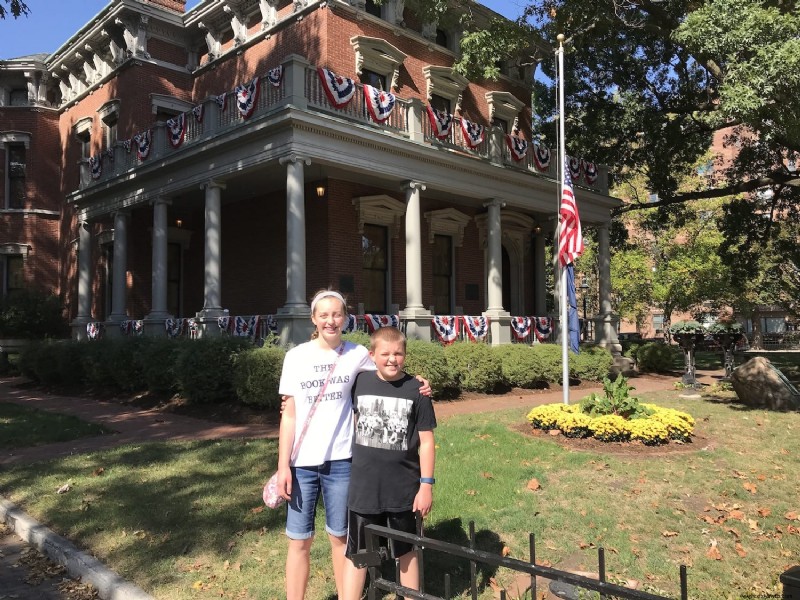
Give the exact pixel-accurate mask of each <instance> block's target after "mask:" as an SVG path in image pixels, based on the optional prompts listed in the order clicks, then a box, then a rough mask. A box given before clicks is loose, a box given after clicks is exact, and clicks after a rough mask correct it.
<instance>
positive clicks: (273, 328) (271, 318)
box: [266, 315, 351, 335]
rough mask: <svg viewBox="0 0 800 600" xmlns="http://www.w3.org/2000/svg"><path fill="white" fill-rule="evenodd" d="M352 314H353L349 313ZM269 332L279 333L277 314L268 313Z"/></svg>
mask: <svg viewBox="0 0 800 600" xmlns="http://www.w3.org/2000/svg"><path fill="white" fill-rule="evenodd" d="M348 316H351V315H348ZM266 321H267V334H270V333H271V334H273V335H278V321H276V320H275V315H267V317H266Z"/></svg>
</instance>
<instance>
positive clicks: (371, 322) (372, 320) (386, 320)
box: [364, 315, 400, 333]
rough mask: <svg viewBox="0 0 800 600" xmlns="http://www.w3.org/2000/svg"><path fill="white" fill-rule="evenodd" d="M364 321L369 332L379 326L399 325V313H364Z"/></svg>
mask: <svg viewBox="0 0 800 600" xmlns="http://www.w3.org/2000/svg"><path fill="white" fill-rule="evenodd" d="M364 321H365V322H366V324H367V329H369V332H370V333H372V332H373V331H375V330H376V329H380V328H381V327H400V316H399V315H364Z"/></svg>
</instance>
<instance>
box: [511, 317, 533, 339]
mask: <svg viewBox="0 0 800 600" xmlns="http://www.w3.org/2000/svg"><path fill="white" fill-rule="evenodd" d="M511 331H513V332H514V337H516V338H517V339H518V340H524V339H525V338H526V337H528V335H529V334H530V332H531V317H511Z"/></svg>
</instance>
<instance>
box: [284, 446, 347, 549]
mask: <svg viewBox="0 0 800 600" xmlns="http://www.w3.org/2000/svg"><path fill="white" fill-rule="evenodd" d="M351 462H352V461H351V460H350V459H349V458H348V459H346V460H330V461H327V462H325V463H323V464H321V465H318V466H315V467H292V499H291V500H290V501H289V502H288V503H287V512H286V535H287V537H289V538H290V539H292V540H307V539H308V538H310V537H313V536H314V521H315V519H316V515H317V502H318V500H319V496H320V492H322V503H323V505H324V506H325V531H327V532H328V533H329V534H331V535H333V536H337V537H344V536H346V535H347V491H348V488H349V487H350V465H351Z"/></svg>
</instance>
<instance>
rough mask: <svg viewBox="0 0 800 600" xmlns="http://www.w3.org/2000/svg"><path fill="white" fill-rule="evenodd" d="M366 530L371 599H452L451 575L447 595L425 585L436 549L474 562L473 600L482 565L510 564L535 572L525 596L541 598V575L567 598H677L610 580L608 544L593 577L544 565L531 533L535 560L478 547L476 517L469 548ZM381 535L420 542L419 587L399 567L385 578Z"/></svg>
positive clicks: (683, 593) (683, 595)
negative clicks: (404, 580)
mask: <svg viewBox="0 0 800 600" xmlns="http://www.w3.org/2000/svg"><path fill="white" fill-rule="evenodd" d="M420 531H421V524H420V525H419V526H418V532H420ZM365 532H366V543H367V550H366V551H365V552H362V553H359V554H358V555H357V556H356V557H355V559H354V560H355V562H356V564H357V565H358V566H361V567H368V570H369V575H370V578H369V579H370V583H369V589H368V596H367V598H368V599H369V600H376V599H377V598H378V592H379V591H383V592H389V593H395V594H397V595H398V596H399V597H403V598H409V599H415V600H449V599H450V598H451V597H452V589H451V574H450V573H444V574H443V585H441V586H437V588H438V589H440V590H441V591H442V593H443V595H434V594H432V593H429V592H427V591H426V589H425V560H424V558H425V555H426V554H427V553H428V552H431V551H433V552H437V553H444V554H446V555H448V556H449V557H450V558H456V559H460V560H461V561H463V562H466V563H468V564H469V581H468V584H467V587H468V590H467V593H468V594H469V596H470V598H472V600H477V598H478V568H479V565H480V566H481V567H489V568H493V569H498V568H506V569H510V570H512V571H516V572H519V573H526V574H528V575H530V595H529V596H525V597H529V598H532V599H536V598H538V597H539V596H538V595H537V592H538V590H537V585H538V583H540V582H538V581H537V579H538V578H540V577H541V578H544V579H547V580H549V581H550V582H551V585H550V590H551V591H553V592H555V593H559V591H558V590H559V589H560V591H561V592H562V593H564V594H565V595H564V596H562V597H565V598H570V597H572V598H578V597H580V598H584V597H586V598H599V599H601V600H610V599H611V598H622V599H625V600H672V599H671V598H670V597H669V596H661V595H658V594H654V593H650V592H646V591H641V590H635V589H631V588H627V587H623V586H621V585H617V584H615V583H611V582H609V581H608V579H607V575H606V561H605V551H604V549H603V548H598V550H597V559H598V578H597V579H593V578H591V577H585V576H583V575H578V574H576V573H571V572H569V571H562V570H559V569H554V568H552V567H547V566H544V565H542V564H536V540H535V536H534V534H530V542H529V544H530V559H529V560H528V561H525V560H520V559H516V558H510V557H507V556H502V553H499V554H497V553H492V552H486V551H483V550H478V549H477V548H476V536H475V523H474V522H473V521H470V523H469V546H466V547H465V546H460V545H458V544H453V543H450V542H443V541H440V540H436V539H432V538H428V537H424V536H422V535H414V534H410V533H404V532H401V531H396V530H393V529H389V528H387V527H380V526H377V525H369V526H367V527H366V529H365ZM381 539H386V540H396V541H401V542H406V543H408V544H413V545H414V546H415V548H416V552H417V557H418V561H419V575H420V577H419V578H420V589H419V590H412V589H409V588H406V587H403V586H401V585H400V584H399V581H400V577H399V565H396V566H395V577H394V581H392V580H389V579H386V578H385V577H384V576H383V569H382V568H381V567H383V566H385V564H386V563H388V561H389V553H388V551H387V549H386V548H384V547H381V545H380V544H381ZM679 578H680V599H681V600H688V591H687V573H686V567H685V566H684V565H681V566H680V569H679ZM431 587H433V586H431ZM459 587H461V586H459ZM582 590H585V591H588V592H596V594H594V595H591V596H586V595H580V594H582V592H581V591H582ZM458 593H461V592H458ZM500 597H501V599H505V597H506V592H505V591H501V593H500Z"/></svg>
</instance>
